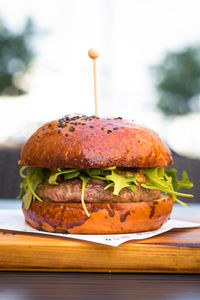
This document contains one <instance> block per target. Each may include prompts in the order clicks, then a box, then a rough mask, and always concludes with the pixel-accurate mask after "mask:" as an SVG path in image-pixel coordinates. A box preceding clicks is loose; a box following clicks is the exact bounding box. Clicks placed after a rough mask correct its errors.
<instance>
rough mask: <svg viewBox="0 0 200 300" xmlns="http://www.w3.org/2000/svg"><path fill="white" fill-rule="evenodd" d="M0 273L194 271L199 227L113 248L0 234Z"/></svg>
mask: <svg viewBox="0 0 200 300" xmlns="http://www.w3.org/2000/svg"><path fill="white" fill-rule="evenodd" d="M0 270H21V271H34V270H35V271H80V272H151V273H155V272H159V273H160V272H162V273H200V228H195V229H174V230H172V231H169V232H167V233H164V234H161V235H159V236H156V237H153V238H150V239H146V240H140V241H129V242H126V243H124V244H122V245H120V246H118V247H117V248H115V247H111V246H105V245H100V244H95V243H90V242H84V241H79V240H72V239H66V238H60V237H52V236H44V235H41V234H27V233H19V232H11V231H5V230H1V231H0Z"/></svg>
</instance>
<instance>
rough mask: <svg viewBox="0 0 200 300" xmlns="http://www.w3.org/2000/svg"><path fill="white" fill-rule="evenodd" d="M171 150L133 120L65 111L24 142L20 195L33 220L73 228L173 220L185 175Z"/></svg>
mask: <svg viewBox="0 0 200 300" xmlns="http://www.w3.org/2000/svg"><path fill="white" fill-rule="evenodd" d="M172 163H173V159H172V155H171V152H170V150H169V148H168V147H167V146H166V145H165V143H164V142H163V141H162V140H161V139H160V137H159V136H158V135H157V134H156V133H155V132H154V131H152V130H151V129H149V128H147V127H145V126H141V125H137V124H136V123H134V122H133V121H126V120H123V119H122V118H121V117H119V118H112V119H111V118H98V117H96V116H85V115H74V116H69V115H67V116H65V117H63V118H61V119H59V120H55V121H52V122H49V123H47V124H45V125H43V126H42V127H40V128H39V129H38V130H37V131H36V132H35V133H34V134H33V135H32V136H31V137H30V138H29V139H28V141H27V142H26V143H25V144H24V146H23V147H22V150H21V158H20V161H19V164H20V165H21V166H22V167H21V170H20V175H21V177H22V178H23V182H22V183H21V185H20V195H19V198H21V197H22V196H23V197H22V199H23V205H22V209H23V213H24V216H25V220H26V222H27V223H28V224H30V225H31V226H32V227H34V228H36V229H38V230H44V231H48V232H60V233H73V234H116V233H120V234H121V233H134V232H144V231H150V230H155V229H158V228H159V227H160V226H161V225H162V224H163V223H165V222H166V221H167V220H168V218H169V216H170V213H171V211H172V207H173V203H174V202H175V201H177V202H180V203H182V204H184V203H183V202H182V201H181V200H180V199H178V198H177V196H188V197H192V195H188V194H183V193H180V192H178V189H179V188H181V187H186V188H191V187H192V183H191V182H190V181H189V179H188V176H187V173H186V172H185V171H184V172H183V174H182V177H183V178H182V180H180V181H179V180H178V179H177V177H176V170H175V169H169V170H165V169H164V167H166V166H168V165H170V164H172Z"/></svg>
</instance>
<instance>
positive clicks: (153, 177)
mask: <svg viewBox="0 0 200 300" xmlns="http://www.w3.org/2000/svg"><path fill="white" fill-rule="evenodd" d="M169 171H170V170H168V173H167V172H165V170H164V168H161V167H157V168H145V169H144V175H145V177H146V183H142V184H141V186H142V187H144V188H147V189H158V190H161V191H162V192H165V193H168V194H169V195H171V196H172V197H173V199H174V201H177V202H179V203H181V204H183V205H185V206H188V205H187V204H185V203H184V202H183V201H181V200H180V199H178V198H177V196H182V197H193V195H191V194H184V193H179V192H177V188H180V187H183V186H184V187H187V188H190V187H192V186H193V184H192V183H191V182H190V181H189V178H188V176H187V173H186V172H184V178H183V179H182V180H181V181H178V179H177V178H176V172H174V171H172V172H171V174H172V175H173V177H172V176H171V174H170V172H169Z"/></svg>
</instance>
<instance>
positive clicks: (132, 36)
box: [0, 0, 200, 197]
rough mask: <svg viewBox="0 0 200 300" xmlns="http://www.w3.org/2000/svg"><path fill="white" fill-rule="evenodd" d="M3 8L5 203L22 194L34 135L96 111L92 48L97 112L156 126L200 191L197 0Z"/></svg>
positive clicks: (56, 0)
mask: <svg viewBox="0 0 200 300" xmlns="http://www.w3.org/2000/svg"><path fill="white" fill-rule="evenodd" d="M0 7H1V10H0V177H1V189H0V197H14V196H13V195H14V193H15V192H14V191H15V190H16V186H17V185H18V181H17V179H16V174H15V172H16V170H17V164H16V162H17V160H18V159H19V148H20V147H21V144H23V143H24V141H25V140H26V139H27V138H28V137H29V136H30V134H32V133H33V131H35V130H36V129H37V128H38V127H39V126H40V125H41V124H43V123H44V122H46V121H49V120H53V119H55V118H59V117H62V116H63V115H65V114H71V113H83V114H89V115H91V114H94V100H93V73H92V71H93V69H92V68H93V67H92V61H91V60H90V59H89V58H88V54H87V52H88V49H89V48H91V47H96V48H98V50H99V51H100V57H99V58H98V60H97V83H98V106H99V115H100V116H107V117H109V116H115V117H117V116H121V117H124V118H127V119H131V120H135V121H137V122H139V123H142V124H144V125H147V126H149V127H151V128H152V129H154V130H155V131H156V132H158V133H159V135H160V136H161V137H162V138H163V139H164V140H165V141H166V143H167V144H168V145H169V147H170V148H171V149H172V150H173V152H174V155H175V163H176V164H178V166H179V165H180V167H181V168H182V170H183V169H187V168H189V169H190V171H189V173H191V174H190V175H191V176H192V180H193V181H195V182H196V186H198V185H199V179H198V176H199V167H200V164H199V159H200V134H199V131H200V21H199V10H200V1H199V0H168V1H159V0H140V1H134V0H82V1H81V0H48V1H47V0H43V1H39V0H29V1H25V0H18V1H17V2H13V1H11V0H7V1H3V0H0ZM5 174H6V175H5ZM8 185H9V192H8V188H7V186H8ZM195 195H196V196H198V195H199V191H198V190H197V191H196V190H195Z"/></svg>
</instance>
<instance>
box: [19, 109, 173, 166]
mask: <svg viewBox="0 0 200 300" xmlns="http://www.w3.org/2000/svg"><path fill="white" fill-rule="evenodd" d="M172 162H173V160H172V155H171V152H170V150H169V149H168V147H167V146H166V145H165V144H164V143H163V141H162V140H161V139H160V137H159V136H158V135H157V134H156V133H155V132H154V131H152V130H151V129H149V128H147V127H144V126H140V125H137V124H135V123H134V122H131V121H125V120H122V118H114V119H106V118H98V117H95V116H91V117H87V116H85V115H75V116H65V117H63V118H62V119H59V120H55V121H52V122H49V123H47V124H45V125H44V126H42V127H40V128H39V129H38V130H37V131H36V132H35V133H34V134H33V135H32V136H31V137H30V138H29V139H28V141H27V142H26V143H25V145H24V146H23V147H22V151H21V160H20V162H19V163H20V165H26V166H39V167H49V168H79V169H81V168H84V169H85V168H106V167H111V166H116V167H140V168H143V167H157V166H161V167H162V166H167V165H169V164H171V163H172Z"/></svg>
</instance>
